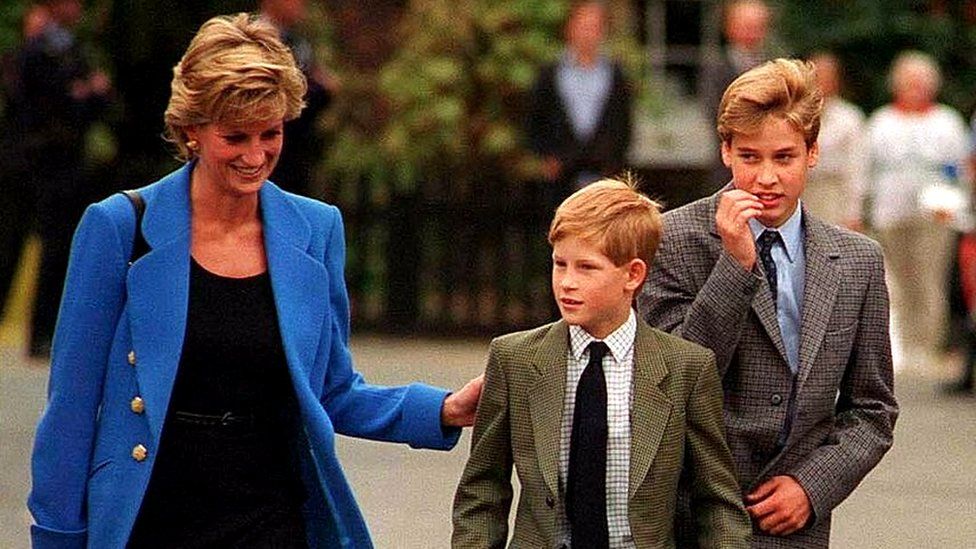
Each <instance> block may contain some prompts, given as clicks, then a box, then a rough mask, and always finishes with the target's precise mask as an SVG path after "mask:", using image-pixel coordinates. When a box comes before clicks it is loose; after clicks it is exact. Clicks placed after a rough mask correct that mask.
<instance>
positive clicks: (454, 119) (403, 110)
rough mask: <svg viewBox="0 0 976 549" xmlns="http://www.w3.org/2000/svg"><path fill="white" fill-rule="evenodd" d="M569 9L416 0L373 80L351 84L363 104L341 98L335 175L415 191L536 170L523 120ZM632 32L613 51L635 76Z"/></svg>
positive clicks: (561, 4) (516, 0)
mask: <svg viewBox="0 0 976 549" xmlns="http://www.w3.org/2000/svg"><path fill="white" fill-rule="evenodd" d="M620 4H623V3H622V2H620ZM567 8H568V2H566V1H562V0H540V1H535V2H525V1H521V0H499V1H494V2H483V1H477V0H413V1H412V2H410V3H409V4H408V6H407V9H406V13H405V15H404V18H403V20H402V22H401V26H400V28H399V39H398V43H399V44H400V47H399V48H398V50H397V52H396V54H395V55H394V56H393V58H392V59H390V60H389V61H388V62H387V63H386V64H385V65H384V66H383V67H382V69H381V70H380V71H379V74H378V75H376V76H375V78H371V77H369V76H368V75H356V76H354V77H353V78H351V79H349V81H348V82H347V83H348V84H350V86H351V88H350V89H349V90H348V91H349V92H350V93H347V94H346V97H347V98H351V99H352V101H354V102H356V103H357V104H350V103H349V102H342V101H340V107H339V112H338V113H337V115H336V116H337V118H336V119H335V120H334V122H335V123H336V124H337V135H336V138H335V141H334V142H333V143H332V144H331V146H330V150H329V151H328V152H327V154H328V160H327V162H328V165H329V168H330V172H331V173H332V175H333V176H338V177H339V178H340V179H350V180H354V181H358V180H360V177H362V176H363V175H366V176H367V177H368V178H369V179H370V180H373V181H380V182H391V183H393V184H394V185H395V186H396V188H398V189H401V190H409V189H410V188H411V187H412V186H413V185H415V183H416V182H417V180H418V178H421V177H422V178H425V179H431V178H435V179H439V178H450V179H451V180H452V181H458V183H459V184H464V183H465V182H469V183H470V182H471V178H472V177H471V176H473V175H474V174H476V173H479V171H481V170H483V169H484V167H486V166H491V167H493V170H492V171H495V172H500V173H504V174H506V175H508V176H514V177H516V178H518V179H522V178H525V177H529V176H531V175H533V174H534V173H536V171H537V170H538V165H537V162H536V160H535V159H534V158H532V157H531V156H529V155H528V154H527V153H526V152H525V149H524V147H522V146H521V140H522V132H521V128H520V121H521V119H522V117H523V116H522V115H523V114H524V109H525V98H526V95H527V93H528V91H529V90H530V89H531V87H532V85H533V82H534V80H535V75H536V71H537V69H538V68H539V66H540V65H542V64H543V63H545V62H548V61H552V60H554V59H556V57H557V56H558V54H559V52H560V50H561V49H562V41H561V40H560V39H559V37H560V35H561V27H562V22H563V20H564V18H565V16H566V12H567ZM632 36H633V33H624V32H621V33H619V34H618V35H616V36H615V37H614V40H613V41H612V47H613V49H614V51H615V52H620V53H622V54H623V56H622V57H623V59H624V60H625V61H628V62H629V63H628V66H629V67H631V68H632V69H633V71H632V72H633V76H634V80H635V81H636V80H637V76H638V74H637V73H638V68H639V63H640V54H639V50H638V49H637V45H636V42H635V40H634V39H633V38H632ZM364 97H368V98H370V102H369V106H368V107H364V103H363V98H364Z"/></svg>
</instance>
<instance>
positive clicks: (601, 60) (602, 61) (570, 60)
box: [560, 48, 610, 72]
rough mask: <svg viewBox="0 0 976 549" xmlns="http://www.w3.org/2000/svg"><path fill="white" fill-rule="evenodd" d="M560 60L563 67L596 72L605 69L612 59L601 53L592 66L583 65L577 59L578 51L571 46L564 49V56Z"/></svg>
mask: <svg viewBox="0 0 976 549" xmlns="http://www.w3.org/2000/svg"><path fill="white" fill-rule="evenodd" d="M560 62H561V64H562V66H563V67H566V68H569V69H573V70H577V71H594V72H595V71H598V70H603V69H604V68H605V67H606V66H607V65H608V64H609V62H610V61H609V60H608V59H607V58H606V57H605V56H604V55H603V54H602V53H601V54H598V55H597V58H596V63H595V64H594V65H593V66H592V67H584V66H583V65H580V64H579V62H578V61H577V60H576V52H574V51H573V50H571V49H569V48H566V49H565V50H563V55H562V58H561V59H560Z"/></svg>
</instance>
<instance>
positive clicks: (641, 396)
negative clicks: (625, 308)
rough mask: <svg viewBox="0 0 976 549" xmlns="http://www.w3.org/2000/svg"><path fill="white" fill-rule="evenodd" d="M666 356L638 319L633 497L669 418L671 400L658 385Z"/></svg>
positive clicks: (632, 435) (665, 370)
mask: <svg viewBox="0 0 976 549" xmlns="http://www.w3.org/2000/svg"><path fill="white" fill-rule="evenodd" d="M665 359H666V357H665V356H663V355H662V353H661V352H660V348H659V347H658V345H657V344H656V337H655V335H654V332H653V331H651V328H650V327H649V326H648V325H647V324H645V323H644V322H643V321H640V320H639V321H638V322H637V338H636V340H635V341H634V370H633V381H632V383H633V394H634V399H633V409H632V411H631V416H630V430H631V433H630V441H631V442H630V481H629V485H628V491H627V495H628V498H633V497H634V494H636V493H637V489H638V488H639V487H640V485H641V484H642V483H643V482H644V477H646V476H647V471H648V470H650V467H651V463H653V462H654V456H656V455H657V449H658V446H659V445H660V443H661V437H662V436H663V435H664V429H665V427H666V426H667V424H668V422H669V421H670V420H671V410H672V405H671V401H670V400H669V399H668V397H667V395H665V394H664V392H663V391H662V390H661V389H660V387H659V385H660V384H661V381H663V380H664V378H665V377H666V376H667V374H668V367H667V364H666V363H665Z"/></svg>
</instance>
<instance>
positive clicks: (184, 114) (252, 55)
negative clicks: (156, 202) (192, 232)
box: [164, 13, 307, 160]
mask: <svg viewBox="0 0 976 549" xmlns="http://www.w3.org/2000/svg"><path fill="white" fill-rule="evenodd" d="M306 87H307V84H306V82H305V77H304V75H302V72H301V70H300V69H299V68H298V66H297V65H296V64H295V58H294V56H293V55H292V53H291V50H290V49H288V47H287V46H285V45H284V44H283V43H282V42H281V39H280V38H279V35H278V30H277V29H275V28H274V26H272V25H271V24H270V23H268V22H266V21H264V20H262V19H260V18H258V17H257V16H254V15H249V14H246V13H238V14H236V15H224V16H219V17H214V18H212V19H210V20H209V21H207V22H206V23H204V24H203V26H201V27H200V30H199V31H197V34H196V36H194V37H193V40H192V41H191V42H190V46H189V47H188V48H187V50H186V53H184V54H183V58H182V59H180V62H179V63H177V64H176V66H175V67H174V68H173V82H172V84H171V95H170V99H169V105H168V106H167V107H166V113H165V115H164V121H165V123H166V139H167V141H170V142H172V143H173V144H175V145H176V148H177V149H178V156H179V157H180V158H181V159H183V160H189V159H191V158H193V156H194V152H193V151H192V150H190V148H189V147H187V141H188V137H187V134H186V129H187V128H189V127H192V126H197V125H201V124H209V123H213V122H216V123H220V124H232V125H241V124H248V123H252V122H259V121H267V120H274V119H278V118H282V119H284V120H292V119H294V118H297V117H298V115H299V114H300V113H301V112H302V108H304V107H305V102H304V99H303V98H304V96H305V90H306Z"/></svg>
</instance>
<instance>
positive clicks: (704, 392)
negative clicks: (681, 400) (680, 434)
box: [685, 353, 752, 549]
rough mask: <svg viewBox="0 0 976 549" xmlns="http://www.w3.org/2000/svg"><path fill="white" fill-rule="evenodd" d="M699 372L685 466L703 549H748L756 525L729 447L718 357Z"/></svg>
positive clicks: (688, 417)
mask: <svg viewBox="0 0 976 549" xmlns="http://www.w3.org/2000/svg"><path fill="white" fill-rule="evenodd" d="M698 370H699V373H698V379H697V381H696V382H695V385H694V387H693V388H692V390H691V394H690V395H689V397H688V404H687V410H686V413H685V417H686V421H687V423H688V425H687V433H688V437H687V443H686V446H687V453H686V455H687V457H686V458H685V459H686V461H687V463H686V464H685V466H686V467H688V468H689V469H690V470H691V471H692V472H693V474H692V477H693V479H694V480H693V482H692V486H691V514H692V516H694V517H695V521H696V523H697V528H696V531H697V532H698V545H699V547H701V548H703V549H705V548H712V547H714V548H715V549H730V548H741V549H748V548H749V543H750V537H751V535H752V524H751V522H750V519H749V515H748V514H747V513H746V510H745V507H743V504H742V492H741V490H740V488H739V483H738V481H737V480H736V477H735V472H734V471H735V467H734V465H733V463H732V453H731V452H730V451H729V447H728V444H726V442H725V427H724V423H723V420H722V385H721V382H720V381H719V378H718V373H717V370H716V368H715V360H714V357H713V355H712V353H708V359H707V360H703V361H702V364H701V365H700V366H699V369H698Z"/></svg>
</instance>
